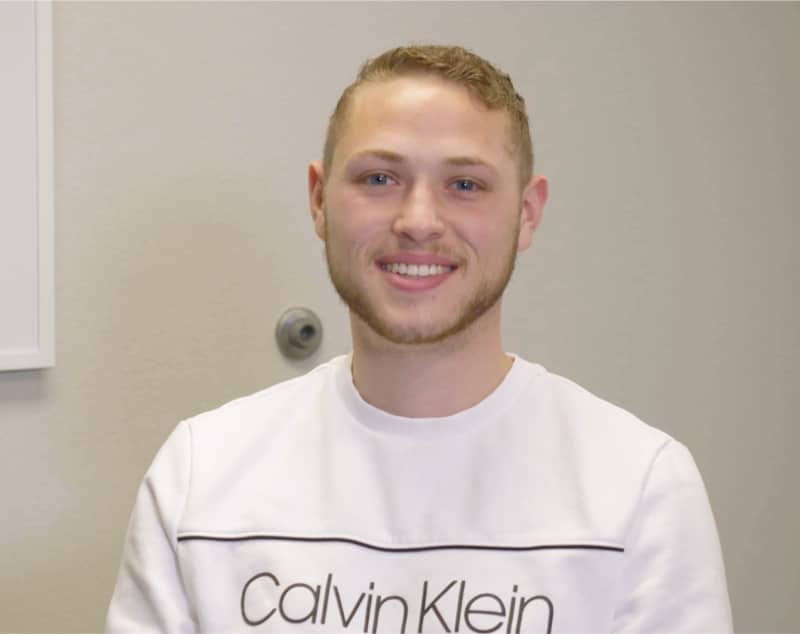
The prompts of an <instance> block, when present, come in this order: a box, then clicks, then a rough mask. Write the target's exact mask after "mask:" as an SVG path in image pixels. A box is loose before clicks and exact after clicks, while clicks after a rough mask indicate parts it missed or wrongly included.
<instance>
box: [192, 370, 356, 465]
mask: <svg viewBox="0 0 800 634" xmlns="http://www.w3.org/2000/svg"><path fill="white" fill-rule="evenodd" d="M344 363H346V357H344V356H340V357H336V358H334V359H331V360H330V361H328V362H326V363H323V364H321V365H318V366H317V367H315V368H314V369H312V370H311V371H309V372H308V373H306V374H304V375H302V376H298V377H295V378H293V379H289V380H286V381H282V382H280V383H276V384H275V385H272V386H271V387H268V388H266V389H264V390H261V391H259V392H256V393H254V394H250V395H248V396H244V397H241V398H238V399H235V400H233V401H230V402H228V403H225V404H224V405H222V406H220V407H218V408H216V409H214V410H210V411H207V412H203V413H201V414H198V415H196V416H193V417H191V418H188V419H186V420H184V421H183V422H182V423H181V424H180V425H179V426H178V428H179V429H180V428H181V427H183V428H185V430H186V434H187V435H188V437H189V439H190V440H189V444H190V451H191V453H192V454H193V455H194V456H195V458H196V459H202V458H213V457H214V456H217V457H218V458H220V459H221V458H222V457H223V456H231V455H233V456H235V455H237V454H240V453H241V452H246V451H247V450H248V448H249V447H252V446H254V445H259V446H261V447H264V446H266V445H267V444H269V443H270V441H271V439H274V438H275V437H276V436H278V435H280V434H281V433H282V431H283V430H285V429H286V428H288V427H291V426H292V425H293V424H294V423H295V422H296V421H297V420H298V418H299V417H300V416H301V415H302V412H303V411H305V410H306V409H307V408H309V407H318V406H319V403H320V400H321V399H324V398H328V396H326V394H330V390H329V389H328V388H329V386H330V385H331V383H332V380H333V376H334V373H335V372H336V371H337V368H340V367H341V366H342V365H343V364H344Z"/></svg>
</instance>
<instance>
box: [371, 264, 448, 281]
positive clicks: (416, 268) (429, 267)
mask: <svg viewBox="0 0 800 634" xmlns="http://www.w3.org/2000/svg"><path fill="white" fill-rule="evenodd" d="M381 268H383V270H384V271H390V272H391V273H399V274H400V275H414V276H416V277H424V276H427V275H441V274H442V273H447V272H448V271H452V270H453V267H452V266H442V265H441V264H406V263H405V262H392V263H391V264H383V265H382V267H381Z"/></svg>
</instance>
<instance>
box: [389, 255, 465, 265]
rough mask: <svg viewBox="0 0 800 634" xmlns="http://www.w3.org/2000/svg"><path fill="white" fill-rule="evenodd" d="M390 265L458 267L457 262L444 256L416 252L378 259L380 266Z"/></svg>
mask: <svg viewBox="0 0 800 634" xmlns="http://www.w3.org/2000/svg"><path fill="white" fill-rule="evenodd" d="M389 264H416V265H418V266H419V265H422V264H426V265H428V266H431V265H439V266H447V267H450V268H457V267H458V263H457V262H456V261H455V260H451V259H450V258H447V257H444V256H442V255H436V254H434V253H414V252H399V253H393V254H391V255H386V256H383V257H380V258H378V265H380V266H386V265H389Z"/></svg>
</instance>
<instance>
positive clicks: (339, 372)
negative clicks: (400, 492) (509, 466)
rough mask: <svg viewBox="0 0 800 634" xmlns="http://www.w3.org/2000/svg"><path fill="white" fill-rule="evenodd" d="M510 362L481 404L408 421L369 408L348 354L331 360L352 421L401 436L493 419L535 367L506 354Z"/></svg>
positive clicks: (460, 428)
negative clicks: (453, 412) (357, 386)
mask: <svg viewBox="0 0 800 634" xmlns="http://www.w3.org/2000/svg"><path fill="white" fill-rule="evenodd" d="M509 356H510V357H512V358H513V359H514V362H513V363H512V365H511V369H510V370H509V371H508V372H507V373H506V375H505V377H504V378H503V380H502V382H501V383H500V385H498V386H497V387H496V388H495V389H494V391H492V392H491V393H490V394H489V395H488V396H486V397H485V398H484V399H483V400H482V401H480V402H478V403H477V404H475V405H473V406H472V407H470V408H467V409H465V410H462V411H460V412H456V413H455V414H451V415H449V416H440V417H420V418H410V417H405V416H397V415H395V414H390V413H389V412H386V411H384V410H382V409H379V408H377V407H375V406H374V405H370V404H369V403H367V402H366V401H365V400H364V399H363V398H362V396H361V394H360V393H359V392H358V390H357V389H356V387H355V385H354V383H353V374H352V370H351V368H352V361H353V355H352V353H350V354H347V355H342V356H340V357H337V358H336V359H334V360H333V361H334V376H335V383H336V389H337V391H338V392H339V394H340V396H341V397H342V399H343V400H344V403H345V406H346V407H347V409H348V410H349V412H350V414H351V415H352V417H353V419H354V420H355V421H356V422H357V423H358V424H360V425H362V426H364V427H367V428H370V429H372V430H374V431H377V432H384V433H391V434H402V435H425V436H427V435H431V434H437V435H438V434H449V433H460V432H462V431H466V430H468V429H471V428H473V427H476V426H480V425H481V423H483V422H487V421H490V420H492V419H496V418H497V416H498V415H500V414H502V413H503V411H505V410H506V409H507V408H508V407H510V406H511V405H512V404H513V403H514V401H516V399H517V397H518V396H519V395H520V394H521V393H522V390H523V388H524V387H525V384H526V382H527V380H528V379H529V378H530V376H531V371H532V368H535V367H536V366H535V365H534V364H531V363H528V362H527V361H525V360H524V359H521V358H520V357H518V356H517V355H515V354H511V353H509Z"/></svg>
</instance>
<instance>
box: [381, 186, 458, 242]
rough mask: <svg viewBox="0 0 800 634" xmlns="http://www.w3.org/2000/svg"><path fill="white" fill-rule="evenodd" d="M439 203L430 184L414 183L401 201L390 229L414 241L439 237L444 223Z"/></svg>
mask: <svg viewBox="0 0 800 634" xmlns="http://www.w3.org/2000/svg"><path fill="white" fill-rule="evenodd" d="M439 205H440V201H439V200H437V196H436V194H435V192H434V191H433V188H432V187H431V186H430V185H428V184H426V183H416V184H415V185H414V186H413V187H412V188H410V189H409V191H408V194H407V195H406V196H405V197H404V198H403V200H402V201H401V203H400V207H399V209H398V210H397V215H396V217H395V219H394V222H393V224H392V230H393V231H394V232H395V233H396V234H398V235H401V236H405V237H407V238H409V239H411V240H413V241H415V242H426V241H429V240H435V239H437V238H440V237H441V236H442V234H443V233H444V228H445V225H444V221H443V220H442V216H441V212H440V207H439Z"/></svg>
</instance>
